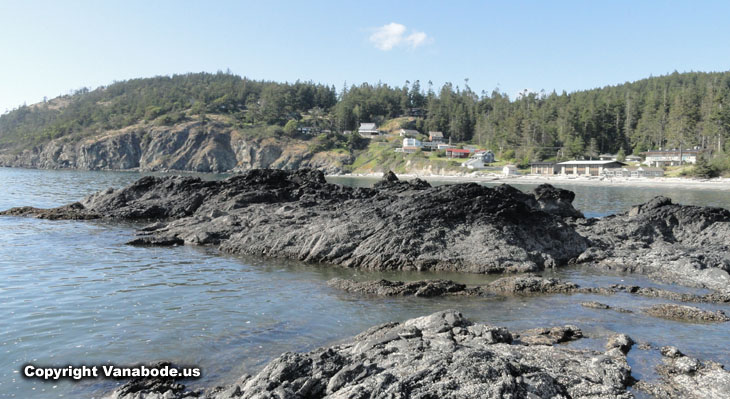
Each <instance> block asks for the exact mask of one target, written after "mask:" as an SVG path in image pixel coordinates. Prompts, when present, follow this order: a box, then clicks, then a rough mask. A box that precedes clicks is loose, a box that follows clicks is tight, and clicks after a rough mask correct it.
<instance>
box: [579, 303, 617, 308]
mask: <svg viewBox="0 0 730 399" xmlns="http://www.w3.org/2000/svg"><path fill="white" fill-rule="evenodd" d="M580 306H583V307H584V308H592V309H611V307H610V306H608V305H606V304H605V303H600V302H582V303H581V304H580Z"/></svg>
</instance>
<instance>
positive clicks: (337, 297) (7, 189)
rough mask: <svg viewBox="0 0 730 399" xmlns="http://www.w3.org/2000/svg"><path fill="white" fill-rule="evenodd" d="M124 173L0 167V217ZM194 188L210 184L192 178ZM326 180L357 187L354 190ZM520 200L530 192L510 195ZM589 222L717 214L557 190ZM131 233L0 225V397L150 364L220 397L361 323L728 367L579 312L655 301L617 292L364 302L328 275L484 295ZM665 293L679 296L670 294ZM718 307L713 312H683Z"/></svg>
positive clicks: (632, 327)
mask: <svg viewBox="0 0 730 399" xmlns="http://www.w3.org/2000/svg"><path fill="white" fill-rule="evenodd" d="M140 176H141V174H140V173H135V172H82V171H38V170H23V169H7V168H0V209H7V208H10V207H13V206H21V205H32V206H38V207H51V206H58V205H62V204H65V203H69V202H72V201H75V200H78V199H80V198H82V197H83V196H85V195H87V194H90V193H92V192H95V191H98V190H102V189H105V188H107V187H121V186H123V185H126V184H129V183H131V182H132V181H134V180H136V179H137V178H139V177H140ZM203 177H204V178H211V179H213V178H221V177H224V176H218V175H205V176H203ZM332 181H335V182H340V183H345V184H351V185H356V184H359V185H367V184H371V183H372V181H370V180H367V179H359V180H354V181H353V180H347V179H344V180H343V179H342V178H333V179H332ZM520 188H523V189H529V188H531V187H530V186H524V187H520ZM566 188H571V189H574V191H576V205H577V207H578V208H579V209H581V210H583V211H584V212H585V213H586V214H587V215H589V216H601V215H606V214H610V213H614V212H619V211H624V210H626V209H628V208H629V207H630V206H631V205H633V204H637V203H641V202H644V201H646V200H648V199H650V198H651V197H653V196H654V195H667V196H669V197H672V198H673V199H674V200H675V201H677V202H682V203H692V204H700V205H713V206H724V207H726V208H730V198H728V195H727V194H726V193H724V192H717V191H692V190H673V191H668V190H662V189H646V188H626V187H620V188H616V187H612V188H603V187H586V186H576V187H569V186H567V187H566ZM135 227H136V226H135V225H133V224H118V223H107V222H100V221H91V222H88V221H48V220H37V219H29V218H15V217H0V315H2V316H3V318H2V320H0V398H10V397H15V398H36V397H38V398H57V397H71V398H75V397H99V396H100V395H101V394H102V393H104V392H107V391H108V390H110V389H112V388H113V387H114V386H115V385H116V384H117V383H118V382H116V381H111V380H103V379H96V380H83V381H81V382H71V381H68V380H63V381H57V382H41V381H38V380H28V379H24V378H23V377H21V367H22V366H23V365H24V364H26V363H33V364H37V365H41V366H64V365H68V364H73V365H81V364H87V365H100V364H108V363H111V364H117V365H133V364H138V363H147V362H153V361H158V360H168V361H172V362H175V363H177V364H185V365H195V366H199V367H201V368H202V371H203V376H202V378H200V379H198V380H194V381H190V382H189V385H191V386H210V385H214V384H225V383H228V382H231V381H232V380H235V379H236V378H237V377H238V376H240V375H241V374H244V373H255V372H256V371H258V370H259V369H260V368H261V367H262V366H263V365H265V364H266V363H267V362H268V361H270V360H271V359H273V358H275V357H277V356H278V355H280V354H281V353H283V352H286V351H306V350H310V349H314V348H316V347H319V346H323V345H328V344H332V343H334V342H337V341H340V340H343V339H345V338H347V337H350V336H352V335H355V334H357V333H359V332H361V331H363V330H365V329H367V328H368V327H371V326H372V325H375V324H378V323H384V322H388V321H399V320H404V319H407V318H411V317H417V316H422V315H426V314H429V313H432V312H435V311H438V310H444V309H458V310H459V311H461V312H462V313H464V314H465V315H466V316H467V317H469V318H471V319H472V320H475V321H480V322H488V323H492V324H496V325H504V326H507V327H509V328H512V329H519V328H529V327H535V326H550V325H561V324H576V325H578V326H580V327H581V328H582V329H583V330H584V332H585V333H586V335H587V336H588V337H589V338H588V339H585V340H580V341H577V342H576V343H574V344H573V345H576V346H578V347H591V348H597V349H600V348H601V347H602V345H603V342H604V339H605V338H606V337H607V336H609V335H610V334H611V333H612V331H620V332H624V333H627V334H629V335H630V336H632V337H633V338H634V339H635V340H637V341H639V342H648V343H651V344H652V345H654V346H661V345H668V344H673V345H676V346H678V347H679V348H680V349H682V350H683V351H684V352H685V353H688V354H690V355H694V356H698V357H700V358H703V359H711V360H715V361H719V362H721V363H724V364H730V350H729V349H728V347H727V341H728V338H730V334H728V327H727V324H689V323H678V322H672V321H667V320H661V319H655V318H651V317H646V316H643V315H642V314H641V313H640V312H637V313H634V314H623V313H617V312H613V311H606V310H594V309H587V308H583V307H581V306H580V302H583V301H587V300H597V301H600V302H604V303H607V304H609V305H613V306H620V307H624V308H629V309H633V310H636V311H638V310H639V309H640V308H642V307H644V306H649V305H651V304H654V303H658V302H667V301H664V300H655V299H649V298H637V297H633V296H628V295H615V296H610V297H601V296H593V295H572V296H565V295H553V296H543V297H534V298H510V299H501V300H496V299H479V298H434V299H421V298H364V297H360V296H357V295H351V294H347V293H342V292H339V291H336V290H333V289H331V288H329V287H327V285H326V281H327V280H329V279H330V278H333V277H343V278H355V279H374V278H389V279H400V280H415V279H423V278H450V279H454V280H457V281H461V282H465V283H471V284H476V283H485V282H488V281H491V280H493V279H495V278H496V277H495V276H481V275H461V274H455V273H415V272H411V273H403V272H386V273H376V272H362V271H358V270H351V269H344V268H337V267H328V266H322V265H310V264H303V263H300V262H293V261H282V260H270V259H261V258H251V257H237V256H231V255H226V254H221V253H219V252H218V251H216V250H215V249H214V248H199V247H186V246H183V247H174V248H136V247H130V246H126V245H124V242H126V241H128V240H129V239H130V238H131V237H133V235H134V229H135ZM555 275H557V276H559V277H561V278H565V279H568V280H571V281H574V282H577V283H578V284H581V285H584V286H591V285H596V286H604V285H608V284H612V283H618V282H621V283H625V284H629V283H630V284H638V285H653V286H662V285H659V284H656V283H654V282H652V281H650V280H648V279H646V278H644V277H641V276H632V275H616V276H605V275H598V274H595V273H594V272H592V271H590V270H585V269H581V268H566V269H561V270H560V271H558V272H557V273H555ZM668 288H671V289H675V290H685V291H693V290H689V289H686V288H681V287H668ZM699 306H702V307H704V308H708V309H724V310H726V311H728V310H730V309H727V307H726V306H725V307H723V306H720V305H699ZM629 360H630V364H631V365H632V367H633V369H634V376H635V377H638V378H652V376H653V373H652V363H653V362H655V361H656V353H655V352H650V351H641V350H638V349H634V350H632V351H631V352H630V354H629Z"/></svg>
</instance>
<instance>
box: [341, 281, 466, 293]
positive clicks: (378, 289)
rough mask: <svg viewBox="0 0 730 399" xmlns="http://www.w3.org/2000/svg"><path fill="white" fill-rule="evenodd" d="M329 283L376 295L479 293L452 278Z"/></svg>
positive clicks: (349, 290)
mask: <svg viewBox="0 0 730 399" xmlns="http://www.w3.org/2000/svg"><path fill="white" fill-rule="evenodd" d="M327 285H329V286H330V287H333V288H337V289H339V290H343V291H347V292H353V293H358V294H365V295H374V296H418V297H436V296H445V295H454V294H458V295H478V294H479V292H478V291H477V290H469V289H467V288H466V285H464V284H458V283H455V282H453V281H450V280H421V281H408V282H402V281H389V280H377V281H363V282H359V281H354V280H346V279H341V278H333V279H332V280H329V281H328V282H327Z"/></svg>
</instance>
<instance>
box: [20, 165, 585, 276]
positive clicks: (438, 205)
mask: <svg viewBox="0 0 730 399" xmlns="http://www.w3.org/2000/svg"><path fill="white" fill-rule="evenodd" d="M389 179H390V180H385V181H384V182H383V184H382V185H380V186H378V187H376V188H372V189H370V188H352V187H344V186H339V185H333V184H328V183H327V182H326V181H325V179H324V174H323V173H322V172H321V171H314V170H297V171H292V172H289V171H283V170H251V171H247V172H245V173H242V174H240V175H237V176H233V177H231V178H228V179H226V180H223V181H203V180H201V179H199V178H195V177H144V178H142V179H140V180H138V181H137V182H135V183H134V184H132V185H131V186H129V187H126V188H123V189H120V190H106V191H103V192H100V193H97V194H94V195H91V196H89V197H87V198H85V199H84V200H83V201H81V202H80V203H78V204H74V205H73V207H72V208H71V209H72V210H73V211H74V212H75V214H69V215H67V216H68V217H69V218H91V217H99V218H112V219H127V220H130V219H131V220H140V219H158V220H161V221H163V223H157V224H155V225H153V226H151V227H149V228H147V229H143V231H141V232H140V236H139V238H137V239H135V240H134V241H132V242H131V243H132V244H136V245H171V244H182V243H185V244H198V245H218V246H219V247H220V248H221V249H222V250H224V251H227V252H232V253H240V254H253V255H264V256H269V257H284V258H293V259H298V260H302V261H307V262H323V263H329V264H337V265H342V266H346V267H357V268H366V269H402V270H454V271H461V272H470V273H498V272H525V271H537V270H541V269H543V268H545V267H555V266H558V265H561V264H565V263H567V262H568V261H569V260H570V259H573V258H575V257H577V256H578V255H579V254H580V253H581V252H583V251H584V250H585V249H586V240H585V239H584V238H583V237H581V236H580V235H578V234H577V233H576V232H575V230H574V229H573V228H572V227H571V226H570V225H568V224H567V223H566V222H564V221H563V219H562V218H561V217H560V216H558V215H554V214H551V213H548V212H546V211H544V210H542V207H541V206H540V205H539V204H545V203H547V202H549V201H551V200H552V199H551V198H552V197H550V196H548V197H547V199H541V200H537V199H535V197H534V196H532V195H528V194H524V193H522V192H520V191H519V190H517V189H515V188H513V187H510V186H499V187H496V188H488V187H484V186H481V185H478V184H458V185H447V186H440V187H431V186H430V185H429V184H428V183H426V182H423V181H414V182H401V181H394V180H392V178H389ZM552 190H555V191H561V190H559V189H556V188H553V189H552ZM562 207H565V204H563V205H562ZM67 208H68V207H67ZM67 210H68V209H66V208H64V212H65V211H67ZM24 212H25V214H28V215H34V216H38V217H51V215H58V214H59V213H60V212H59V211H58V210H48V211H39V210H32V209H26V210H18V209H15V210H10V211H9V212H7V213H6V214H15V215H18V214H23V213H24Z"/></svg>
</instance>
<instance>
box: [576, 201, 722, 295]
mask: <svg viewBox="0 0 730 399" xmlns="http://www.w3.org/2000/svg"><path fill="white" fill-rule="evenodd" d="M577 230H578V232H580V233H581V234H582V235H584V236H585V237H587V238H589V239H590V240H591V248H589V249H588V250H587V251H586V252H584V253H583V254H582V255H581V256H580V257H579V258H578V262H587V263H590V264H592V265H593V266H595V267H598V268H602V269H606V270H612V271H619V272H627V271H628V272H636V273H642V274H647V275H649V276H651V277H652V278H655V279H658V280H662V281H666V282H670V283H676V284H683V285H693V286H697V287H705V288H710V289H714V290H718V291H723V292H725V293H728V292H730V274H728V272H730V211H728V210H726V209H722V208H709V207H699V206H686V205H675V204H672V201H671V200H670V199H669V198H665V197H657V198H654V199H653V200H651V201H649V202H647V203H646V204H643V205H638V206H635V207H633V208H632V209H631V210H630V211H628V212H625V213H622V214H619V215H614V216H608V217H605V218H603V219H600V220H598V219H590V220H584V221H580V222H579V223H578V224H577Z"/></svg>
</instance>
